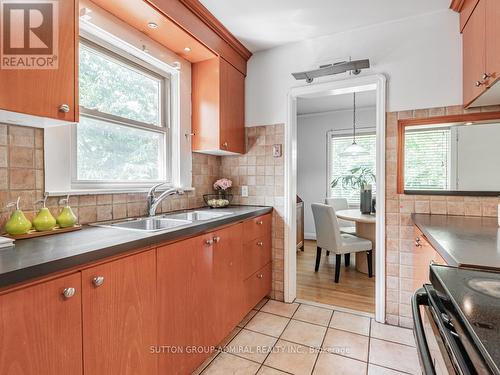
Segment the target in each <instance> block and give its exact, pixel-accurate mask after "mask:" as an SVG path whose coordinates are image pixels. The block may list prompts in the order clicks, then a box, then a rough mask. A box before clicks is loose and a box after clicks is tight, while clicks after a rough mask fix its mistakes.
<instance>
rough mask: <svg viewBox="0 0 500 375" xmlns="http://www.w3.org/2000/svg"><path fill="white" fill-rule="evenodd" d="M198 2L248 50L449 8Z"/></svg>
mask: <svg viewBox="0 0 500 375" xmlns="http://www.w3.org/2000/svg"><path fill="white" fill-rule="evenodd" d="M200 1H201V2H202V3H203V5H204V6H205V7H207V8H208V9H209V10H210V12H212V14H214V15H215V17H217V19H219V21H221V22H222V23H223V24H224V26H226V27H227V28H228V29H229V30H230V31H231V32H232V33H233V34H234V35H235V36H236V37H237V38H238V39H239V40H240V41H241V42H242V43H243V44H244V45H245V46H246V47H247V48H248V49H249V50H250V51H252V52H256V51H259V50H264V49H268V48H272V47H276V46H279V45H282V44H286V43H290V42H296V41H299V40H304V39H309V38H314V37H318V36H322V35H329V34H334V33H338V32H343V31H347V30H352V29H356V28H360V27H365V26H369V25H374V24H377V23H382V22H388V21H393V20H397V19H401V18H405V17H411V16H416V15H419V14H424V13H430V12H435V11H439V10H445V9H447V8H448V7H449V5H450V0H376V1H375V0H271V1H269V0H253V1H248V0H230V1H225V0H200Z"/></svg>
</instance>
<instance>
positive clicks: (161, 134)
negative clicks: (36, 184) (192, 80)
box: [72, 39, 171, 189]
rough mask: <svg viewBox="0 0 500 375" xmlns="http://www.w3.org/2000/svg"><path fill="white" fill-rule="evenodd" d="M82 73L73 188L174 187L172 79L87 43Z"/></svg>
mask: <svg viewBox="0 0 500 375" xmlns="http://www.w3.org/2000/svg"><path fill="white" fill-rule="evenodd" d="M79 69H80V74H79V91H80V122H79V123H78V124H77V125H76V127H75V129H74V131H73V161H72V187H73V188H79V189H81V188H89V187H92V188H100V187H133V186H141V185H144V186H146V185H151V184H152V183H157V182H169V181H171V163H170V160H171V157H170V150H171V147H170V134H169V97H170V95H169V94H170V92H169V91H170V90H169V89H170V76H169V74H168V73H163V74H162V73H161V72H159V71H158V69H155V68H154V67H153V66H149V65H148V64H147V63H146V62H145V61H141V60H140V59H138V58H136V57H134V56H128V55H127V54H126V53H120V52H117V51H116V50H111V49H108V48H106V47H105V46H102V45H98V44H95V43H93V42H90V41H88V40H86V39H82V40H81V42H80V63H79Z"/></svg>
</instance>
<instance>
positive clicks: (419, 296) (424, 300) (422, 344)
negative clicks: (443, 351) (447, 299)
mask: <svg viewBox="0 0 500 375" xmlns="http://www.w3.org/2000/svg"><path fill="white" fill-rule="evenodd" d="M420 306H429V297H428V296H427V292H426V291H425V289H424V288H420V289H419V290H417V291H416V292H415V294H414V295H413V297H412V299H411V308H412V313H413V326H414V331H413V334H414V336H415V340H416V342H417V347H418V353H419V357H420V363H421V365H422V370H423V373H424V374H425V375H436V370H435V369H434V364H433V361H432V357H431V353H430V351H429V346H428V345H427V339H426V338H425V332H424V324H423V322H422V316H421V315H420Z"/></svg>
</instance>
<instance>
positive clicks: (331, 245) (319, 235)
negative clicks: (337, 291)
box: [311, 203, 373, 283]
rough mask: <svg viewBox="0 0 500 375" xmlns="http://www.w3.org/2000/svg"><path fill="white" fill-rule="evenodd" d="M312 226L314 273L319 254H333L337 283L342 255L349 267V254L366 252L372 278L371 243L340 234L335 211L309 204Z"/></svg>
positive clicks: (328, 207)
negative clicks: (313, 227)
mask: <svg viewBox="0 0 500 375" xmlns="http://www.w3.org/2000/svg"><path fill="white" fill-rule="evenodd" d="M311 208H312V212H313V217H314V225H315V227H316V242H317V248H316V265H315V267H314V272H318V269H319V262H320V259H321V252H322V250H323V249H325V250H326V251H331V252H332V253H334V254H335V282H336V283H338V282H339V278H340V263H341V262H342V254H344V257H345V265H346V267H349V265H350V254H351V253H357V252H360V251H366V256H367V260H368V276H369V277H372V275H373V271H372V248H373V245H372V242H371V241H369V240H366V239H364V238H360V237H356V236H353V235H350V234H345V233H340V226H339V223H338V219H337V215H335V209H334V208H333V207H332V206H330V205H327V204H322V203H313V204H311Z"/></svg>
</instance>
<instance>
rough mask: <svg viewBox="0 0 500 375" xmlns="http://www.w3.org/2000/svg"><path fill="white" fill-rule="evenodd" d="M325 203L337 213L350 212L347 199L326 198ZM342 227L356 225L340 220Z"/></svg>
mask: <svg viewBox="0 0 500 375" xmlns="http://www.w3.org/2000/svg"><path fill="white" fill-rule="evenodd" d="M325 203H326V204H327V205H329V206H332V207H333V209H334V210H335V212H337V211H340V210H348V209H349V203H347V198H325ZM338 222H339V225H340V227H352V226H353V225H354V224H353V223H352V222H350V221H347V220H342V219H339V220H338Z"/></svg>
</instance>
